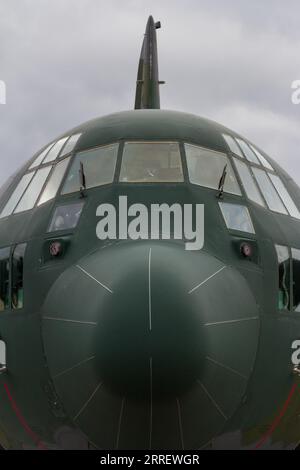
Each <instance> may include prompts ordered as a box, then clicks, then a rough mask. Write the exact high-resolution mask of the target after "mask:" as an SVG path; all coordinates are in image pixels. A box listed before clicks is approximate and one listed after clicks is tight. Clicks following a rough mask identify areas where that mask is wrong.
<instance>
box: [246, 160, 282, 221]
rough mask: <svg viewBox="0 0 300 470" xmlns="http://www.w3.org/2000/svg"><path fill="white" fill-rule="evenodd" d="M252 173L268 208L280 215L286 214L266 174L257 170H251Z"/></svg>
mask: <svg viewBox="0 0 300 470" xmlns="http://www.w3.org/2000/svg"><path fill="white" fill-rule="evenodd" d="M253 173H254V176H255V178H256V181H257V183H258V186H259V188H260V190H261V192H262V194H263V196H264V198H265V200H266V202H267V204H268V206H269V208H270V209H271V210H272V211H275V212H279V213H280V214H287V210H286V208H285V207H284V205H283V202H282V200H281V199H280V197H279V195H278V193H277V191H276V189H275V188H274V186H273V184H272V182H271V180H270V178H269V177H268V174H267V173H266V172H265V171H263V170H260V169H259V168H253Z"/></svg>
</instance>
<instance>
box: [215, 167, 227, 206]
mask: <svg viewBox="0 0 300 470" xmlns="http://www.w3.org/2000/svg"><path fill="white" fill-rule="evenodd" d="M226 176H227V163H226V165H225V166H224V168H223V172H222V176H221V178H220V181H219V186H218V194H217V198H219V199H222V197H223V193H224V185H225V181H226Z"/></svg>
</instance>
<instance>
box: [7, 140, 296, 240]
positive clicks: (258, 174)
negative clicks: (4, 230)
mask: <svg viewBox="0 0 300 470" xmlns="http://www.w3.org/2000/svg"><path fill="white" fill-rule="evenodd" d="M80 137H81V134H80V133H77V134H74V135H71V136H68V137H64V138H62V139H59V140H58V141H56V142H53V143H52V144H51V145H49V146H47V147H46V148H45V149H43V150H42V151H41V152H40V153H39V154H38V155H37V156H36V157H35V158H34V160H33V162H31V164H30V166H29V167H28V169H27V171H26V172H25V174H24V175H23V176H22V178H21V180H20V181H19V182H18V184H17V186H16V187H15V189H14V191H13V192H12V194H11V196H10V197H9V199H8V200H7V201H6V203H5V204H4V206H3V207H2V210H1V213H0V219H1V218H4V217H7V216H10V215H12V214H18V213H21V212H25V211H29V210H31V209H33V208H34V207H36V206H37V207H39V206H41V205H42V204H45V203H46V202H48V201H50V200H52V199H54V198H55V197H56V196H57V195H58V194H60V195H61V196H64V195H70V194H72V193H76V192H79V191H80V189H81V183H82V182H81V180H82V176H84V189H85V190H88V189H91V188H96V187H100V186H104V185H108V184H112V183H116V184H125V185H127V184H147V185H148V184H176V185H180V184H187V183H188V184H191V185H194V186H200V187H203V188H208V189H212V190H218V189H220V181H221V180H222V178H224V180H223V183H222V191H223V192H224V193H228V194H232V195H234V196H240V197H241V198H242V197H246V198H247V199H248V200H249V201H250V202H251V203H254V204H257V205H259V206H261V207H264V208H266V209H269V210H270V211H273V212H276V213H280V214H285V215H289V216H291V217H294V218H296V219H300V213H299V210H298V208H297V206H296V205H295V203H294V201H293V199H292V197H291V196H290V194H289V193H288V191H287V189H286V187H285V185H284V183H283V181H282V180H281V179H280V177H279V176H278V175H277V174H276V172H275V171H274V169H273V167H272V165H271V163H270V162H269V161H268V160H267V158H266V157H265V156H264V155H262V152H260V151H259V150H258V149H257V148H256V147H254V146H253V145H252V144H250V143H249V142H247V141H245V140H243V139H241V138H235V137H234V136H232V135H229V134H228V135H227V134H223V136H222V137H223V139H224V144H225V145H226V146H227V152H226V153H225V152H220V151H216V150H211V149H207V148H203V147H201V146H199V145H196V144H194V143H190V142H173V141H170V142H169V141H168V142H167V141H158V142H154V141H128V142H120V143H112V144H108V145H103V146H99V147H95V148H91V149H88V150H84V151H80V152H76V151H75V148H76V145H77V143H78V141H79V139H80ZM80 174H81V178H80ZM73 205H74V208H73V207H71V209H70V210H68V217H67V219H68V223H67V224H66V217H64V215H65V212H66V206H63V205H62V206H61V207H59V208H56V209H55V210H56V213H55V217H53V222H51V224H50V227H49V231H56V230H61V229H63V228H64V227H65V226H66V225H67V227H68V228H71V227H75V226H76V224H77V222H78V220H79V216H80V214H81V211H82V204H81V203H79V204H77V205H76V204H73ZM219 206H220V209H221V212H222V215H223V218H224V221H225V223H226V225H227V227H228V228H232V229H236V230H242V231H246V232H248V233H254V228H253V224H252V221H251V217H250V214H249V210H248V208H247V207H246V205H244V204H242V203H241V204H239V203H237V204H232V203H231V202H227V201H225V202H223V201H219ZM59 212H62V213H64V214H60V213H59Z"/></svg>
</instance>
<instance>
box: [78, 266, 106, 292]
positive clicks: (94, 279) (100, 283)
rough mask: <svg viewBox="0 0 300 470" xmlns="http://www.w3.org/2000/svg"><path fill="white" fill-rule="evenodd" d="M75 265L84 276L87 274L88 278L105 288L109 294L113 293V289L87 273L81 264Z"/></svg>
mask: <svg viewBox="0 0 300 470" xmlns="http://www.w3.org/2000/svg"><path fill="white" fill-rule="evenodd" d="M76 267H77V268H78V269H80V271H82V272H83V273H84V274H85V275H86V276H88V277H89V278H90V279H92V280H93V281H95V282H97V284H99V285H100V286H101V287H103V289H105V290H107V291H108V292H109V293H110V294H113V291H112V290H111V289H110V288H109V287H107V286H106V285H105V284H103V283H102V282H100V281H98V279H96V278H95V277H94V276H92V275H91V274H90V273H88V272H87V271H86V270H85V269H84V268H83V267H82V266H80V265H79V264H76Z"/></svg>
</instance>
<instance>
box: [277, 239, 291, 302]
mask: <svg viewBox="0 0 300 470" xmlns="http://www.w3.org/2000/svg"><path fill="white" fill-rule="evenodd" d="M275 248H276V252H277V260H278V280H279V285H278V309H279V310H289V309H290V288H291V277H290V253H289V249H288V248H287V247H286V246H282V245H275Z"/></svg>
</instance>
